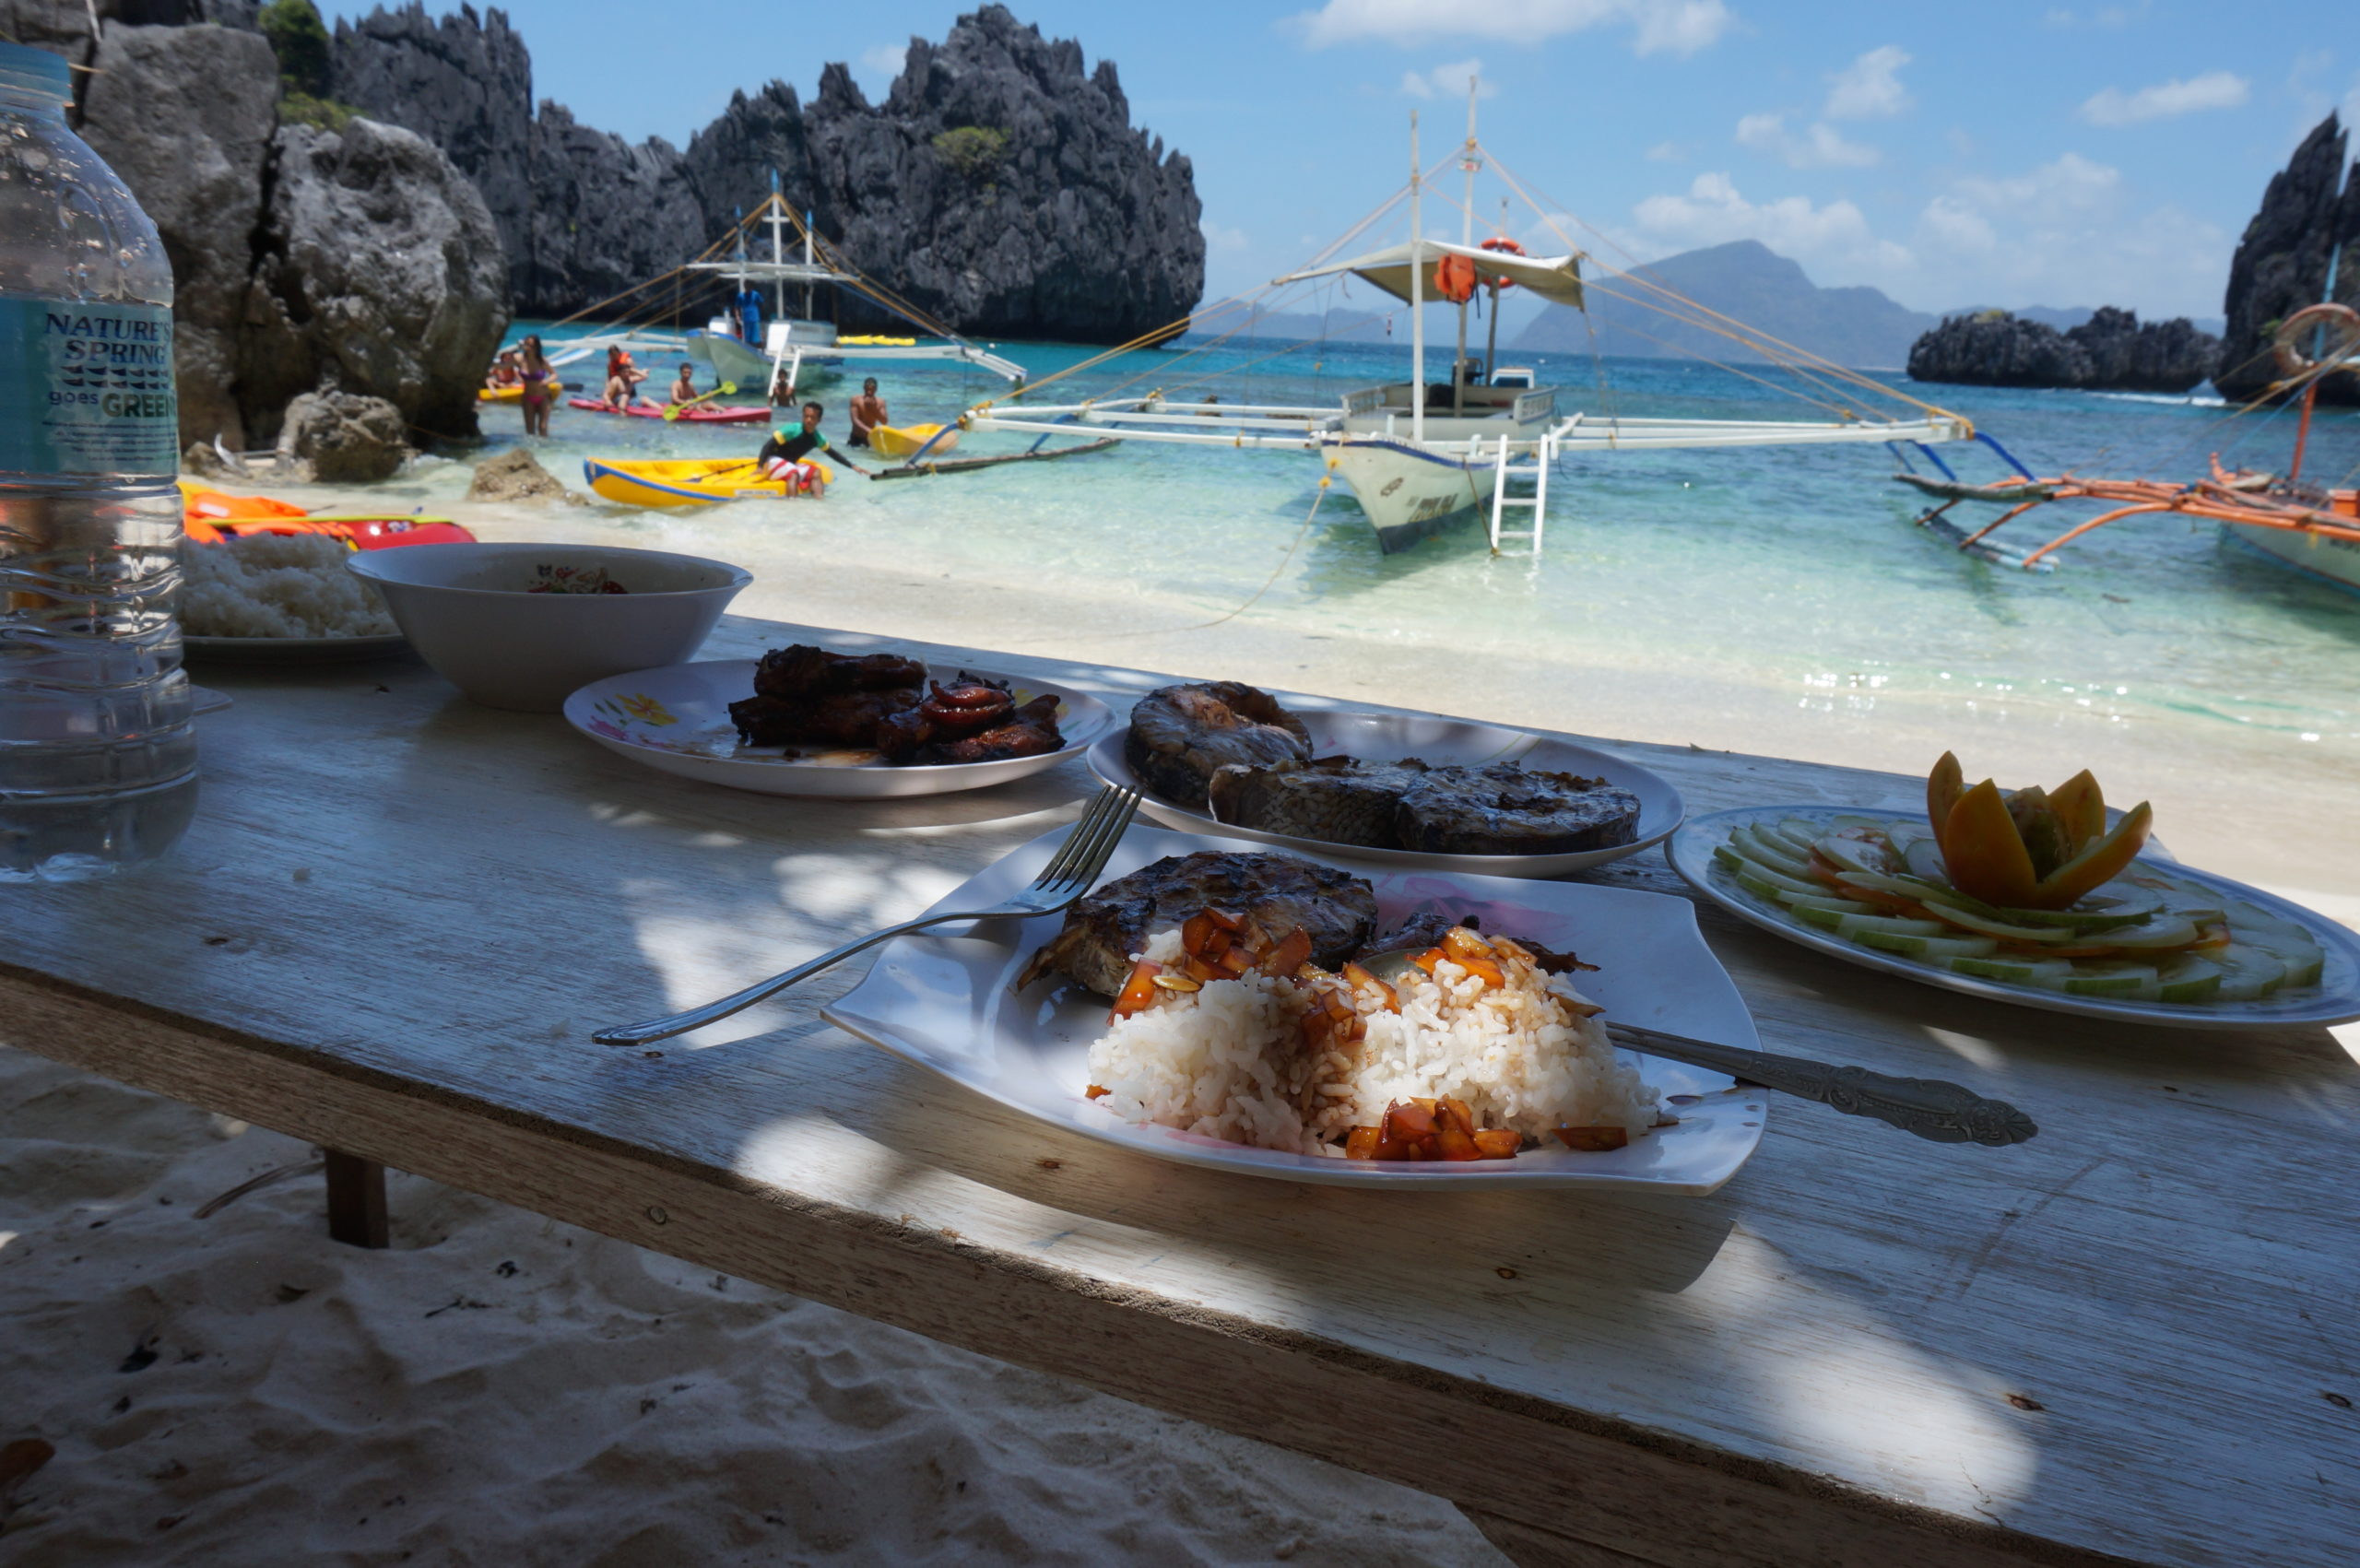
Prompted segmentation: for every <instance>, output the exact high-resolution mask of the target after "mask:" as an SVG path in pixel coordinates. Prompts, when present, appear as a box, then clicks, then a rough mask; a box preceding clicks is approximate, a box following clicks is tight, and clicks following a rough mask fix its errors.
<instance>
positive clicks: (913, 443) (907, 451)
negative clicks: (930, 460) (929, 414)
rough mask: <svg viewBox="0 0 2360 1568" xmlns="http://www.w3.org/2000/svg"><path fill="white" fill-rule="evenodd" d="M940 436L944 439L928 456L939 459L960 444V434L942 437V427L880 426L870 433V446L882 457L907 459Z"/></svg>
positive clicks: (938, 442) (935, 444)
mask: <svg viewBox="0 0 2360 1568" xmlns="http://www.w3.org/2000/svg"><path fill="white" fill-rule="evenodd" d="M938 435H941V436H942V439H941V440H940V441H935V442H934V450H933V451H931V452H928V453H927V454H926V455H927V456H928V457H939V456H941V455H942V454H945V453H947V452H949V451H950V449H951V448H952V447H954V446H956V445H958V444H959V432H958V431H957V430H952V431H951V432H950V434H949V435H942V427H941V426H940V425H903V426H900V427H898V428H897V427H895V426H892V425H879V426H877V427H876V428H875V429H874V430H870V431H869V432H868V444H869V445H870V446H871V447H873V448H875V449H876V451H877V452H878V454H879V455H880V456H885V457H907V456H910V455H911V454H914V453H915V452H917V451H918V450H919V449H920V448H921V447H924V446H925V445H926V442H930V441H934V438H935V437H936V436H938Z"/></svg>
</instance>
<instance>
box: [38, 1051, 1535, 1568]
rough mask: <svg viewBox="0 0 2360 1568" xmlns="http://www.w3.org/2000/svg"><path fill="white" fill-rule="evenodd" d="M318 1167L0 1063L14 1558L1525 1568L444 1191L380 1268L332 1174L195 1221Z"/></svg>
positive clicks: (845, 1325) (1052, 1392)
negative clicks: (220, 1200) (16, 1464)
mask: <svg viewBox="0 0 2360 1568" xmlns="http://www.w3.org/2000/svg"><path fill="white" fill-rule="evenodd" d="M311 1157H312V1151H311V1150H310V1149H307V1148H306V1147H305V1146H304V1145H302V1144H301V1143H299V1142H297V1141H295V1140H294V1139H291V1138H282V1137H280V1136H278V1135H277V1134H275V1133H268V1132H264V1131H261V1130H259V1129H255V1128H249V1127H246V1126H242V1124H238V1123H231V1122H224V1121H222V1120H220V1119H218V1118H216V1117H213V1116H210V1115H207V1114H204V1113H202V1112H198V1111H195V1110H192V1109H190V1108H189V1107H187V1106H183V1105H180V1104H176V1103H174V1102H171V1101H166V1100H160V1099H157V1098H155V1097H153V1096H151V1095H147V1094H143V1093H140V1092H138V1091H134V1090H129V1089H125V1088H123V1087H121V1086H119V1085H115V1084H112V1083H109V1082H106V1081H104V1080H101V1079H94V1078H90V1077H88V1076H86V1075H83V1074H79V1073H76V1072H71V1071H68V1070H66V1069H65V1068H62V1067H56V1066H54V1065H53V1064H51V1063H48V1062H44V1061H42V1060H41V1059H40V1058H38V1057H33V1056H29V1055H23V1054H20V1053H16V1052H9V1051H0V1326H4V1327H0V1444H7V1443H9V1442H11V1441H14V1440H17V1439H21V1438H26V1437H39V1438H42V1439H45V1440H47V1441H48V1442H50V1443H52V1444H54V1445H55V1446H56V1450H57V1453H56V1456H55V1458H53V1460H51V1461H50V1463H49V1464H48V1465H47V1466H46V1467H45V1468H42V1469H41V1470H40V1471H39V1472H37V1473H36V1474H34V1475H33V1476H32V1477H31V1478H30V1479H29V1480H27V1481H25V1482H24V1483H23V1484H22V1485H20V1486H19V1487H18V1488H17V1490H16V1494H15V1499H14V1503H13V1506H12V1505H11V1504H10V1503H8V1502H7V1501H6V1497H5V1494H0V1562H6V1563H7V1564H9V1565H10V1568H65V1565H68V1564H71V1565H73V1568H105V1565H113V1564H133V1563H136V1564H140V1565H141V1568H167V1565H171V1564H200V1563H201V1564H208V1565H209V1564H217V1563H239V1564H246V1563H269V1564H277V1563H293V1562H325V1561H335V1562H347V1563H368V1564H376V1563H393V1562H405V1561H407V1562H413V1563H433V1564H438V1565H440V1564H490V1565H496V1568H523V1565H527V1564H532V1565H537V1564H544V1563H548V1564H560V1563H561V1564H565V1565H566V1568H640V1565H647V1568H658V1565H661V1568H676V1565H677V1568H689V1565H692V1564H693V1565H697V1568H704V1565H712V1564H737V1563H748V1564H751V1563H763V1564H784V1563H804V1562H877V1563H969V1562H1028V1563H1029V1562H1071V1563H1093V1564H1094V1563H1107V1562H1154V1563H1228V1562H1272V1561H1274V1560H1283V1561H1289V1562H1297V1563H1328V1564H1336V1565H1338V1568H1344V1565H1347V1564H1349V1565H1351V1568H1363V1565H1376V1564H1400V1565H1402V1568H1409V1565H1411V1564H1424V1563H1484V1564H1493V1565H1496V1564H1498V1563H1499V1562H1502V1561H1503V1559H1502V1558H1501V1557H1500V1556H1499V1554H1498V1553H1496V1552H1495V1551H1493V1549H1492V1548H1491V1547H1490V1546H1489V1545H1488V1544H1486V1543H1485V1542H1484V1540H1483V1539H1482V1538H1481V1536H1480V1535H1478V1534H1477V1533H1476V1531H1475V1529H1474V1527H1472V1526H1471V1525H1469V1524H1468V1523H1467V1522H1466V1520H1465V1519H1464V1518H1462V1517H1461V1516H1460V1515H1458V1513H1457V1511H1456V1510H1455V1509H1453V1508H1451V1507H1450V1506H1449V1505H1448V1504H1447V1503H1443V1502H1441V1501H1440V1500H1438V1499H1436V1498H1433V1497H1428V1496H1425V1495H1422V1494H1421V1493H1418V1492H1413V1491H1404V1490H1401V1489H1399V1488H1397V1487H1393V1486H1389V1485H1386V1484H1385V1483H1383V1482H1379V1481H1375V1480H1368V1479H1366V1478H1364V1477H1360V1476H1356V1475H1353V1474H1351V1473H1349V1472H1347V1471H1344V1470H1340V1469H1337V1468H1333V1467H1331V1466H1327V1465H1324V1464H1321V1463H1319V1462H1318V1461H1316V1460H1312V1459H1306V1458H1304V1457H1302V1456H1297V1455H1293V1454H1289V1453H1286V1452H1284V1451H1282V1450H1280V1449H1276V1448H1272V1447H1269V1446H1268V1445H1265V1444H1259V1443H1256V1442H1253V1441H1250V1440H1247V1439H1243V1438H1237V1437H1232V1436H1229V1435H1227V1434H1225V1433H1222V1432H1215V1431H1213V1430H1211V1429H1209V1428H1208V1427H1204V1426H1199V1425H1197V1424H1195V1423H1193V1422H1189V1421H1177V1420H1174V1419H1172V1418H1169V1417H1165V1416H1162V1415H1158V1414H1156V1413H1155V1412H1153V1411H1150V1410H1148V1409H1142V1408H1141V1407H1139V1406H1136V1405H1132V1404H1128V1403H1127V1402H1125V1401H1122V1400H1119V1399H1115V1398H1110V1397H1107V1396H1105V1395H1102V1394H1098V1393H1095V1392H1092V1391H1091V1390H1089V1389H1086V1388H1083V1387H1081V1386H1080V1385H1077V1384H1071V1383H1067V1382H1064V1381H1062V1380H1060V1379H1057V1378H1055V1377H1049V1376H1045V1375H1043V1374H1040V1373H1031V1372H1024V1371H1020V1370H1018V1369H1016V1368H1013V1367H1009V1366H1006V1365H1003V1364H1001V1363H998V1362H992V1361H989V1360H986V1359H985V1358H982V1357H979V1356H973V1355H970V1354H967V1353H966V1352H964V1351H961V1350H951V1349H949V1348H948V1347H945V1346H941V1345H938V1344H935V1343H933V1342H932V1341H930V1340H926V1339H923V1338H918V1337H917V1336H915V1335H912V1334H908V1333H904V1332H903V1331H902V1330H899V1329H895V1328H889V1327H886V1326H882V1325H879V1324H874V1323H870V1322H867V1321H866V1320H864V1319H861V1318H858V1317H855V1316H852V1315H847V1314H844V1313H841V1312H836V1311H834V1310H832V1309H830V1308H827V1307H822V1306H819V1305H815V1304H813V1303H808V1302H804V1301H800V1300H798V1299H796V1298H795V1297H793V1296H789V1295H785V1294H782V1293H780V1292H778V1291H768V1290H764V1289H761V1288H760V1287H758V1286H754V1285H749V1284H747V1283H745V1282H744V1281H742V1280H738V1279H727V1278H725V1277H722V1276H719V1275H715V1274H712V1273H709V1272H704V1271H701V1270H698V1269H695V1268H692V1267H690V1266H689V1265H688V1264H685V1263H679V1262H676V1261H674V1260H672V1259H670V1258H667V1257H663V1256H659V1255H657V1254H655V1253H649V1252H643V1251H642V1250H640V1249H639V1248H636V1247H632V1246H628V1245H625V1244H622V1243H619V1242H613V1241H608V1240H606V1239H604V1238H602V1237H599V1236H596V1235H594V1234H592V1233H591V1232H587V1231H582V1230H577V1229H575V1228H574V1227H572V1226H570V1225H562V1224H559V1223H557V1222H556V1221H554V1220H544V1219H541V1218H540V1217H539V1216H537V1215H534V1214H529V1213H526V1212H525V1211H524V1210H522V1209H517V1208H508V1207H506V1206H504V1205H501V1204H498V1203H493V1202H490V1201H488V1200H486V1199H483V1198H478V1197H472V1196H469V1195H467V1194H465V1193H460V1192H456V1191H454V1190H452V1189H450V1188H447V1187H443V1186H441V1185H437V1184H435V1183H432V1182H429V1181H426V1180H423V1179H421V1178H418V1177H410V1176H395V1178H393V1180H392V1184H391V1185H392V1193H391V1197H392V1209H393V1215H394V1245H393V1247H392V1248H391V1249H390V1250H387V1251H384V1252H374V1253H372V1252H363V1251H360V1250H358V1249H355V1248H351V1247H347V1246H342V1245H339V1244H336V1243H333V1242H331V1241H329V1240H328V1239H327V1236H326V1233H325V1221H324V1220H323V1218H322V1214H321V1206H322V1193H323V1185H322V1178H321V1177H320V1176H318V1175H317V1174H309V1175H304V1176H300V1177H295V1178H292V1179H289V1180H287V1181H285V1182H282V1183H280V1184H278V1185H273V1186H269V1187H266V1188H264V1189H262V1190H260V1191H258V1192H254V1193H252V1194H249V1195H248V1196H246V1197H242V1198H240V1199H238V1200H237V1201H236V1202H234V1203H232V1204H230V1206H229V1207H227V1208H222V1209H220V1210H218V1212H216V1213H215V1214H213V1215H212V1216H211V1217H210V1218H208V1219H204V1220H199V1219H197V1218H195V1211H196V1210H197V1209H198V1208H201V1207H203V1206H204V1205H205V1204H206V1203H207V1201H208V1200H210V1199H212V1198H215V1197H218V1196H219V1195H220V1194H222V1193H224V1192H226V1191H228V1190H229V1189H230V1188H232V1187H235V1186H237V1185H239V1184H240V1183H242V1182H244V1181H245V1180H247V1179H248V1178H250V1177H252V1176H254V1175H256V1174H259V1173H263V1172H265V1171H268V1170H271V1169H273V1168H275V1167H278V1166H282V1165H286V1164H289V1163H293V1162H300V1161H306V1160H308V1159H310V1158H311ZM151 1355H152V1359H148V1358H149V1357H150V1356H151ZM139 1363H144V1364H139ZM126 1368H134V1370H125V1369H126Z"/></svg>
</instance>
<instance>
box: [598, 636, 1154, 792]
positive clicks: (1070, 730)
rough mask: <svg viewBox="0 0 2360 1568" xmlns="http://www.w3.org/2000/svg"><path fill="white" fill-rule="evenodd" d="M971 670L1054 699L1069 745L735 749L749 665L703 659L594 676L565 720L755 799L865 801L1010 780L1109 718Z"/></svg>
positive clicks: (932, 671)
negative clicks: (915, 753)
mask: <svg viewBox="0 0 2360 1568" xmlns="http://www.w3.org/2000/svg"><path fill="white" fill-rule="evenodd" d="M966 667H967V666H953V665H929V666H926V674H927V675H928V676H929V677H930V678H933V679H936V680H941V681H949V680H950V679H951V678H954V677H955V676H957V675H958V674H959V672H960V670H962V669H963V668H966ZM969 673H971V674H974V675H981V676H986V677H988V678H991V679H994V680H1005V681H1007V682H1008V683H1009V686H1010V688H1012V689H1013V690H1014V691H1015V694H1016V701H1017V702H1018V703H1019V704H1020V705H1021V704H1022V703H1025V702H1027V701H1031V700H1032V699H1033V698H1035V697H1040V696H1044V695H1045V696H1054V697H1056V699H1057V701H1058V702H1059V703H1060V704H1061V706H1059V708H1058V709H1057V728H1058V731H1059V733H1061V734H1062V735H1063V736H1064V737H1065V742H1066V743H1065V746H1064V747H1063V748H1062V749H1059V750H1056V751H1052V752H1050V753H1048V754H1046V755H1045V756H1040V757H1011V758H1008V759H1006V760H1002V761H997V762H939V763H927V764H925V765H923V766H912V767H901V768H897V767H895V766H893V765H892V764H891V763H890V762H886V761H883V760H880V759H879V757H878V755H877V754H876V753H875V752H874V751H853V750H843V751H832V752H820V753H817V754H807V755H805V756H802V757H798V758H795V759H789V758H787V757H785V756H784V755H782V752H783V751H785V750H786V749H787V748H782V747H777V746H741V745H739V744H738V743H737V726H736V725H733V724H731V723H730V722H729V704H730V703H732V702H735V701H738V700H739V699H740V698H745V697H750V696H752V695H753V694H754V661H753V660H751V659H718V660H708V661H706V662H705V663H702V664H692V665H670V666H666V667H665V668H662V669H643V670H639V671H636V672H634V673H632V674H630V675H618V676H610V677H608V678H607V679H605V680H594V681H592V682H591V683H590V684H589V685H587V686H585V687H584V688H583V689H582V690H579V691H576V692H575V693H574V694H573V695H572V696H571V697H568V698H567V699H566V700H565V720H566V723H568V724H570V725H572V726H573V727H574V728H575V729H578V730H580V731H581V732H582V733H583V734H584V735H586V736H588V737H590V738H591V739H593V740H595V741H596V742H597V743H598V744H599V745H601V746H603V747H605V748H606V749H608V750H609V751H612V752H614V753H615V754H616V755H617V756H619V757H628V758H630V759H631V760H632V761H634V762H643V763H645V764H646V765H647V766H649V767H651V768H655V769H656V770H658V771H659V772H667V773H677V774H678V775H679V776H680V777H682V778H684V779H702V780H703V781H704V782H706V783H707V784H726V785H728V786H729V787H730V788H732V789H749V790H753V791H755V792H756V793H757V794H761V795H824V796H849V797H855V798H862V799H869V798H881V797H884V796H902V795H948V794H950V792H951V791H953V790H962V789H982V788H984V787H985V786H986V785H988V784H1006V783H1008V782H1009V780H1010V779H1021V778H1023V777H1025V776H1026V775H1027V774H1030V773H1037V772H1042V771H1043V770H1044V769H1047V768H1054V767H1056V765H1057V763H1058V762H1060V761H1061V760H1064V759H1066V758H1068V757H1070V756H1072V755H1073V754H1074V753H1076V752H1077V751H1080V750H1082V749H1084V748H1086V747H1088V746H1089V745H1090V743H1091V741H1093V740H1095V739H1097V738H1098V737H1100V736H1101V735H1103V734H1104V733H1105V731H1106V729H1107V727H1108V726H1109V725H1113V724H1114V722H1115V714H1114V713H1113V711H1112V710H1111V709H1109V708H1108V707H1107V706H1106V704H1105V703H1103V702H1102V701H1099V700H1098V699H1097V698H1095V697H1092V696H1091V695H1090V694H1089V693H1088V692H1086V691H1076V690H1073V689H1072V688H1071V687H1067V686H1059V685H1057V684H1056V683H1055V682H1053V681H1046V680H1034V679H1032V678H1030V677H1028V676H1012V675H1011V676H1002V675H996V674H993V672H991V671H989V670H971V671H970V672H969Z"/></svg>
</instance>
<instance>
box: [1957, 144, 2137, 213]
mask: <svg viewBox="0 0 2360 1568" xmlns="http://www.w3.org/2000/svg"><path fill="white" fill-rule="evenodd" d="M1956 190H1957V193H1958V195H1960V196H1962V197H1963V198H1965V200H1967V201H1970V202H1972V203H1974V204H1975V205H1976V206H1981V207H1984V208H1987V209H1988V210H1990V211H1993V212H2005V211H2010V210H2014V211H2029V212H2034V213H2037V214H2040V215H2042V216H2044V217H2056V216H2060V215H2063V216H2076V217H2078V216H2086V215H2090V214H2100V213H2106V212H2109V211H2111V210H2113V208H2114V206H2115V202H2116V198H2117V197H2118V195H2120V193H2121V190H2122V171H2121V170H2119V169H2115V168H2110V167H2109V166H2107V165H2106V164H2103V163H2093V162H2092V161H2090V159H2086V158H2083V156H2082V155H2081V154H2080V153H2078V152H2069V153H2067V154H2065V155H2064V156H2063V157H2061V158H2059V159H2057V160H2056V161H2055V162H2053V163H2044V164H2042V165H2041V166H2040V167H2039V168H2037V169H2035V170H2033V171H2031V172H2029V173H2026V174H2019V175H2016V176H2015V177H2014V178H2012V179H2006V180H1994V179H1991V178H1989V177H1988V176H1985V175H1979V174H1976V175H1968V176H1967V177H1965V179H1962V180H1960V181H1959V182H1958V183H1957V186H1956Z"/></svg>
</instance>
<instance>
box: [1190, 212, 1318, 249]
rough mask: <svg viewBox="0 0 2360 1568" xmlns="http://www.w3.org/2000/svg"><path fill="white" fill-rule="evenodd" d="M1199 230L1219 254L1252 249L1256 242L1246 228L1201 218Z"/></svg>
mask: <svg viewBox="0 0 2360 1568" xmlns="http://www.w3.org/2000/svg"><path fill="white" fill-rule="evenodd" d="M1197 231H1198V233H1200V234H1202V235H1204V237H1205V249H1207V250H1208V251H1211V252H1212V253H1215V254H1217V255H1235V254H1237V253H1239V252H1241V251H1247V250H1251V249H1253V246H1254V242H1253V241H1251V240H1249V239H1247V238H1246V237H1245V230H1243V229H1224V228H1222V227H1221V225H1220V224H1218V223H1212V222H1209V221H1206V220H1204V219H1201V218H1200V219H1198V223H1197ZM1304 243H1305V244H1309V243H1310V241H1309V240H1308V239H1306V240H1305V241H1304Z"/></svg>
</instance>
